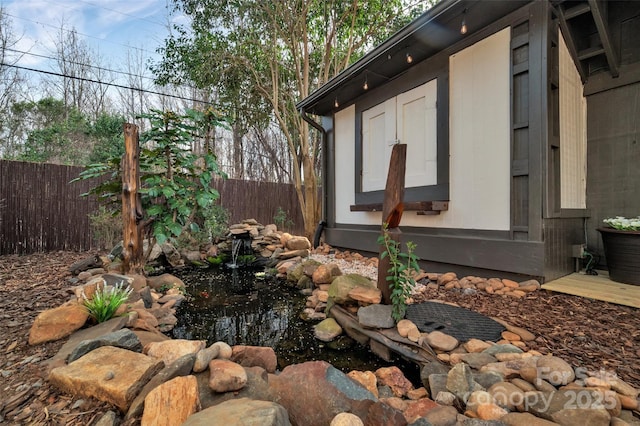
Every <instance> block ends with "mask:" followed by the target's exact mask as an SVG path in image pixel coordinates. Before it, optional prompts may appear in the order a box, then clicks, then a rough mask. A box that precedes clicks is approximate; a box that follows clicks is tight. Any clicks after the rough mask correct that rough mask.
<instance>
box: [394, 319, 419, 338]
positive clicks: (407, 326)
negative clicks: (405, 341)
mask: <svg viewBox="0 0 640 426" xmlns="http://www.w3.org/2000/svg"><path fill="white" fill-rule="evenodd" d="M397 328H398V334H399V335H400V336H401V337H407V336H408V335H409V331H411V330H417V329H418V326H417V325H415V324H414V323H413V322H411V320H408V319H403V320H400V321H398V325H397Z"/></svg>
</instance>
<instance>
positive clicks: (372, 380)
mask: <svg viewBox="0 0 640 426" xmlns="http://www.w3.org/2000/svg"><path fill="white" fill-rule="evenodd" d="M347 376H349V377H351V378H352V379H353V380H355V381H356V382H358V383H360V384H361V385H362V386H364V387H365V388H366V389H367V390H368V391H369V392H371V393H372V394H373V396H375V397H376V398H378V379H377V378H376V375H375V374H374V373H373V372H371V371H357V370H353V371H350V372H349V373H347Z"/></svg>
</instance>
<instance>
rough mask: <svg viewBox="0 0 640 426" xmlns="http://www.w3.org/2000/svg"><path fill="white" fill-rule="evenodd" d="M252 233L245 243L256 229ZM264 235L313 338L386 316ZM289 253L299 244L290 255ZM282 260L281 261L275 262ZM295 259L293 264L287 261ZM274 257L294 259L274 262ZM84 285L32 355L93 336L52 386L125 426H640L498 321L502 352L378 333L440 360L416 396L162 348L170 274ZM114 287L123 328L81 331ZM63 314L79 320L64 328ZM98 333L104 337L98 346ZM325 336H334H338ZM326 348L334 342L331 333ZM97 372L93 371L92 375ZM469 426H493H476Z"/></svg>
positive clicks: (403, 331)
mask: <svg viewBox="0 0 640 426" xmlns="http://www.w3.org/2000/svg"><path fill="white" fill-rule="evenodd" d="M249 226H250V227H251V226H256V228H255V229H256V230H257V231H258V237H259V236H260V232H261V231H262V230H258V228H257V225H249ZM265 228H266V227H265ZM236 229H241V228H236ZM242 229H248V228H245V227H243V228H242ZM263 230H264V229H263ZM248 233H249V235H252V231H251V230H249V231H248ZM253 233H255V232H253ZM265 236H266V235H262V237H263V238H262V239H261V240H258V241H262V243H259V242H255V241H254V242H255V247H254V250H258V249H259V250H260V252H263V251H264V250H269V251H270V252H271V255H270V257H272V258H276V257H277V258H279V259H283V260H281V261H280V262H279V263H278V265H277V270H278V273H279V276H280V277H282V278H285V279H287V280H288V282H290V284H291V285H292V286H294V287H297V288H300V289H301V290H303V291H307V292H309V293H310V294H309V296H308V300H307V308H306V309H305V313H306V314H307V318H308V319H310V320H315V321H318V320H324V321H322V322H320V323H319V324H318V326H317V327H316V330H322V327H321V324H322V323H323V322H327V321H329V320H333V318H329V319H326V312H325V311H326V310H327V308H328V307H330V306H331V304H333V303H339V304H341V305H342V306H343V307H345V308H346V309H348V310H350V311H351V312H358V310H359V309H361V308H364V307H375V306H381V307H382V306H384V305H379V290H377V288H375V287H376V285H375V282H374V281H372V277H371V276H369V277H365V276H362V275H358V274H355V275H354V274H350V273H343V272H346V271H342V270H341V269H340V267H338V265H337V264H322V263H321V262H319V261H317V260H312V259H307V256H308V255H309V253H310V252H311V250H310V249H309V248H301V247H302V245H304V244H305V243H304V240H302V239H301V238H296V237H294V236H290V237H291V238H289V236H286V235H284V234H280V243H279V244H281V246H282V247H273V248H275V250H273V251H272V250H270V248H268V246H269V245H271V244H270V243H273V242H274V241H275V240H274V239H273V238H274V236H273V235H272V236H271V237H269V238H265ZM283 240H284V241H283ZM288 241H295V244H294V243H292V244H289V245H287V242H288ZM254 242H252V247H253V244H254ZM307 242H308V240H307ZM265 243H269V244H266V245H265ZM274 246H275V245H274ZM279 248H281V249H282V251H281V252H279V253H277V252H278V249H279ZM296 251H299V252H298V253H297V254H293V255H292V253H295V252H296ZM313 252H314V253H316V254H324V255H327V254H330V253H331V256H332V257H333V258H334V259H337V260H340V261H342V260H344V261H347V262H348V261H351V260H355V261H357V262H358V263H359V264H361V265H366V266H369V267H372V268H376V267H377V259H366V258H364V257H362V256H361V255H359V254H351V253H348V252H338V251H335V250H333V249H331V248H330V247H328V246H321V247H320V248H318V249H316V250H314V251H313ZM282 253H289V254H285V255H284V256H281V254H282ZM264 254H268V253H267V252H264ZM305 254H306V255H305ZM82 278H83V280H82V281H83V282H82V283H81V284H79V285H78V286H77V287H76V288H75V289H74V294H73V297H72V299H71V300H70V301H69V302H68V303H67V304H65V305H63V306H62V307H60V308H55V309H52V310H50V311H45V312H43V313H41V314H40V315H39V316H38V318H37V319H36V321H35V322H34V325H33V327H32V330H31V332H30V343H31V344H38V343H40V342H45V341H50V340H55V339H59V338H62V337H64V336H68V335H71V339H70V342H71V341H73V340H74V339H73V336H74V335H75V334H82V335H83V336H85V335H86V334H87V332H89V331H91V330H92V329H93V330H96V333H95V334H96V336H94V337H93V338H94V339H96V340H97V341H99V342H97V343H95V344H91V343H88V342H87V340H86V339H84V342H83V344H84V345H85V346H87V347H89V348H93V349H89V352H87V353H86V354H85V355H84V356H79V358H78V359H77V360H75V361H73V362H69V363H68V364H67V362H66V360H67V359H70V358H68V356H69V354H70V353H72V352H73V350H74V349H76V348H77V347H78V343H79V342H78V341H77V339H76V340H75V343H74V344H73V346H74V347H73V348H70V347H66V348H64V347H63V349H64V350H61V353H60V354H59V356H58V357H57V359H55V358H56V357H54V359H53V360H49V362H48V365H49V368H50V369H51V374H50V375H49V380H50V381H51V382H52V383H53V384H54V385H56V386H57V387H59V388H61V389H63V390H65V392H68V393H71V394H74V395H76V396H81V397H96V398H99V399H101V400H104V401H108V402H110V403H112V404H114V405H115V406H117V407H118V408H119V410H120V411H121V416H124V420H125V422H127V423H126V424H135V423H136V422H137V419H140V418H141V417H142V419H144V421H145V422H147V423H149V424H151V423H154V422H156V421H161V420H162V421H167V422H168V423H167V424H192V425H195V424H213V423H215V422H218V421H221V419H228V420H225V421H224V422H225V423H229V424H234V423H233V422H234V421H238V418H239V416H241V418H242V419H243V420H247V421H251V422H253V423H255V424H265V425H270V424H271V425H289V424H291V423H293V424H304V421H305V419H308V418H309V417H308V416H309V415H310V413H313V416H314V417H313V418H314V424H331V425H334V424H335V425H339V424H345V423H341V422H349V423H346V424H367V425H374V424H385V425H406V424H415V425H425V424H434V425H441V424H451V425H453V424H496V425H500V424H506V425H522V424H531V425H552V424H561V425H579V426H584V425H585V424H594V425H596V424H602V425H609V424H612V425H625V424H630V425H638V424H640V422H639V421H638V420H637V418H634V415H633V413H634V412H636V413H637V412H638V411H639V410H640V405H639V401H638V395H639V394H640V390H638V389H636V388H634V387H632V386H630V385H629V384H627V383H625V382H624V381H622V380H620V379H619V378H617V377H616V376H615V373H613V372H604V371H597V372H594V371H587V370H586V369H584V368H581V367H580V366H578V367H573V366H571V365H569V364H568V363H566V362H565V361H564V360H562V359H560V358H558V357H555V356H552V355H545V356H543V355H542V354H540V353H539V352H537V351H534V350H531V349H530V348H528V346H527V342H529V341H531V340H532V339H534V338H535V335H534V334H533V333H531V332H530V331H528V330H526V329H524V328H521V327H515V326H513V325H511V324H509V323H506V322H504V321H502V320H500V319H496V320H497V321H500V322H501V323H502V324H503V325H504V326H505V328H506V331H505V332H503V333H502V340H500V341H498V342H488V341H481V340H477V339H471V340H469V341H467V342H459V341H457V340H456V339H454V338H453V337H452V336H448V335H445V334H444V333H441V332H437V331H436V332H432V333H421V332H420V331H419V330H418V328H417V327H416V325H415V324H412V323H411V322H410V321H406V320H404V321H400V322H399V323H397V324H395V322H393V321H391V322H390V323H389V324H386V325H382V326H384V327H395V328H396V329H397V331H398V333H399V334H400V335H401V336H403V337H406V338H407V339H409V340H411V341H413V342H417V343H418V344H421V345H428V346H429V347H431V348H432V349H433V350H434V351H435V352H436V354H437V358H438V361H433V362H431V363H427V364H426V365H424V366H423V367H422V371H421V381H422V383H421V384H422V386H420V387H418V388H415V387H414V385H413V384H412V383H411V382H409V381H408V380H407V379H406V377H405V376H404V374H403V373H402V371H400V370H399V369H398V368H397V367H388V368H382V369H378V370H377V371H375V372H366V371H365V372H360V371H352V372H349V373H348V374H347V375H345V374H343V373H341V372H339V371H337V370H335V368H333V367H331V366H330V365H329V364H327V363H325V362H320V361H311V362H306V363H302V364H297V365H293V366H289V367H287V368H285V369H284V370H283V371H282V372H279V373H278V372H276V370H275V369H276V367H275V366H276V362H275V353H273V350H272V349H271V348H256V347H240V346H234V347H229V346H228V345H226V344H225V343H223V342H216V343H214V344H213V345H211V346H209V347H205V344H204V342H202V341H188V340H187V341H185V340H170V339H168V338H167V337H166V336H164V334H162V332H163V331H168V330H169V329H170V328H171V327H172V324H175V322H174V321H175V320H176V319H175V307H176V306H177V305H178V304H179V303H180V302H181V301H182V300H183V298H184V296H183V295H182V293H183V292H184V284H183V283H182V282H181V281H180V280H179V279H177V278H175V277H173V276H171V275H169V274H165V275H163V276H160V277H152V278H145V277H141V276H124V275H119V274H116V273H114V272H108V271H107V270H105V269H100V268H94V269H93V270H90V271H89V272H87V274H84V276H83V277H82ZM415 278H416V279H417V280H418V281H420V283H421V284H420V285H418V286H416V288H415V289H414V292H413V294H412V296H411V299H410V300H408V302H409V303H412V302H418V301H421V300H423V299H424V298H425V297H426V291H427V289H428V288H429V287H430V286H431V287H433V286H437V287H438V288H440V287H442V288H445V289H454V288H459V289H460V290H461V291H484V292H487V293H491V294H495V295H497V297H499V296H503V297H515V298H518V297H523V295H524V294H526V293H530V292H533V291H536V290H537V289H538V288H539V283H537V282H533V281H525V282H521V283H517V282H514V281H510V280H505V279H498V278H491V279H484V278H479V277H463V278H460V279H459V278H458V277H457V276H456V275H455V274H454V273H446V274H429V273H426V272H423V271H421V272H420V273H419V274H417V275H416V276H415ZM120 281H124V282H126V283H127V284H128V285H130V286H131V287H132V288H134V290H135V291H134V294H133V296H132V298H131V300H130V302H129V303H127V304H126V305H125V306H124V307H123V308H122V311H121V312H120V313H122V314H125V315H126V316H125V317H121V318H116V319H114V320H111V321H110V322H109V323H110V324H107V323H105V324H102V325H99V326H95V327H91V328H89V329H84V330H79V331H77V330H78V329H79V328H80V327H82V326H83V325H84V323H85V322H86V320H87V317H86V313H84V314H85V316H84V317H83V318H84V320H83V318H79V317H77V316H78V315H79V314H80V311H81V310H80V309H79V306H80V304H81V301H82V297H83V296H82V294H85V295H87V296H89V295H90V294H91V292H92V291H93V292H95V290H96V289H97V288H100V287H105V286H110V285H114V284H115V283H117V282H120ZM338 284H339V285H338ZM338 287H339V288H338ZM521 293H524V294H521ZM63 308H64V309H63ZM70 315H72V316H73V318H75V320H73V321H71V320H70V318H71V317H70ZM385 315H389V314H384V315H383V314H380V313H378V314H376V315H375V316H376V321H377V320H386V319H387V318H380V317H382V316H385ZM333 321H334V322H335V320H333ZM367 321H368V320H367ZM384 322H385V321H382V323H383V324H384ZM78 324H80V325H78ZM63 325H64V330H61V328H63ZM334 325H335V324H334ZM368 325H369V326H372V325H371V324H368ZM337 326H338V328H340V325H339V324H337ZM123 327H125V328H128V329H130V330H131V331H132V332H133V333H134V334H135V336H137V339H138V341H137V342H136V338H132V336H131V333H129V332H124V333H120V334H119V335H118V336H117V337H116V336H114V337H113V339H111V337H110V336H111V335H113V334H118V330H121V329H122V328H123ZM334 328H335V327H334ZM98 329H100V330H102V331H101V332H100V333H98V332H97V330H98ZM47 333H50V334H49V335H47ZM332 333H333V334H334V335H336V334H340V333H342V330H339V331H337V332H336V331H335V330H334V331H333V332H332ZM105 334H106V336H105ZM32 335H33V340H32V338H31V337H32ZM120 335H122V336H120ZM322 337H323V339H331V337H330V336H328V335H326V334H324V335H322ZM105 342H106V343H105ZM105 345H106V346H105ZM140 348H142V349H140ZM75 357H76V356H74V358H75ZM140 357H143V358H140ZM94 358H95V359H94ZM96 360H97V361H96ZM141 360H143V361H141ZM96 367H99V368H98V370H99V371H97V370H96V371H97V372H94V373H91V372H90V371H89V370H87V369H95V368H96ZM132 372H135V374H132ZM345 412H348V413H345ZM121 416H118V415H115V414H114V413H113V412H110V413H107V414H105V416H104V417H103V419H104V421H105V422H108V421H110V422H111V423H107V424H115V423H114V422H116V421H118V418H119V417H121ZM473 419H477V421H480V420H482V421H487V422H494V423H473V421H476V420H473ZM212 422H213V423H212Z"/></svg>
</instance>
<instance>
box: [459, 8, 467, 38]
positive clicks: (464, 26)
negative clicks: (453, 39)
mask: <svg viewBox="0 0 640 426" xmlns="http://www.w3.org/2000/svg"><path fill="white" fill-rule="evenodd" d="M466 15H467V9H465V10H464V12H462V25H461V26H460V34H462V35H464V34H466V33H467V19H466V18H467V17H466Z"/></svg>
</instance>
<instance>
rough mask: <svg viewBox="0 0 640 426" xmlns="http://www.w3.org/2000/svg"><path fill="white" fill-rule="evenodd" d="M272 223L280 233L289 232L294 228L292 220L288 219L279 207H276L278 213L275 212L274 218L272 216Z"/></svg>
mask: <svg viewBox="0 0 640 426" xmlns="http://www.w3.org/2000/svg"><path fill="white" fill-rule="evenodd" d="M273 223H275V224H276V226H277V227H278V229H279V230H281V231H288V230H291V229H293V227H294V226H295V223H294V222H293V220H291V219H290V218H289V215H287V212H285V211H284V210H283V209H282V207H280V206H278V211H277V212H276V214H275V216H273Z"/></svg>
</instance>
